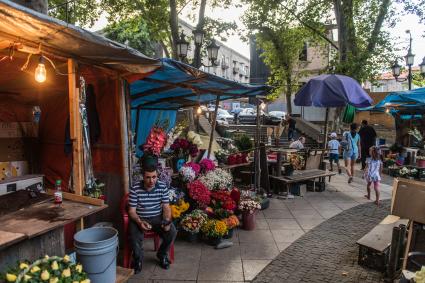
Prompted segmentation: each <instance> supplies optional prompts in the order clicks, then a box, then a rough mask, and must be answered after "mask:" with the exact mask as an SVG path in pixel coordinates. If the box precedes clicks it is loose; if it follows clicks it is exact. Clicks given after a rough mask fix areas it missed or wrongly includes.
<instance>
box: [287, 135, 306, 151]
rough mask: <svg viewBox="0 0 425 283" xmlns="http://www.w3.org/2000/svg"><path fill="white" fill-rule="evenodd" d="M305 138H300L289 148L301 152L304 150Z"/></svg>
mask: <svg viewBox="0 0 425 283" xmlns="http://www.w3.org/2000/svg"><path fill="white" fill-rule="evenodd" d="M304 143H305V137H300V138H299V139H298V140H296V141H294V142H292V143H291V144H290V145H289V148H293V149H297V150H301V149H304Z"/></svg>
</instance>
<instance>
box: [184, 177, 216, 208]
mask: <svg viewBox="0 0 425 283" xmlns="http://www.w3.org/2000/svg"><path fill="white" fill-rule="evenodd" d="M187 190H188V193H189V196H190V197H191V198H192V199H193V200H194V201H196V202H197V203H198V204H199V205H200V206H202V207H205V206H208V205H209V204H210V201H211V192H210V191H209V190H208V188H207V187H205V185H204V184H203V183H201V182H200V181H198V180H196V181H194V182H192V183H190V184H188V185H187Z"/></svg>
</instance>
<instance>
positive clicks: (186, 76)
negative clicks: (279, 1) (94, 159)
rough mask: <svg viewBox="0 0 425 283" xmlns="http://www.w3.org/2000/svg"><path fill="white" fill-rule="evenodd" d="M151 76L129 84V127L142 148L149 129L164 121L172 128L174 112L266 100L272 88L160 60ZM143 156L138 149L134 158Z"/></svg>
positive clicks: (168, 60)
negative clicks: (237, 100) (239, 100)
mask: <svg viewBox="0 0 425 283" xmlns="http://www.w3.org/2000/svg"><path fill="white" fill-rule="evenodd" d="M160 61H161V67H160V68H159V69H158V70H156V71H155V72H154V73H153V74H152V75H150V76H148V77H145V78H143V79H141V80H139V81H135V82H133V83H131V84H130V97H131V120H132V121H131V122H132V123H131V125H132V130H133V132H134V133H135V134H136V145H137V146H139V145H141V144H143V143H144V142H145V140H146V137H147V135H148V134H149V131H150V129H151V127H152V126H153V125H154V124H155V123H156V122H157V121H163V120H165V119H167V120H168V122H169V129H171V128H173V127H174V124H175V121H176V114H177V110H178V109H181V108H185V107H192V106H197V105H200V104H206V103H208V102H212V101H216V100H217V98H218V97H219V99H220V100H227V99H235V98H250V97H258V96H265V95H266V94H267V93H268V92H269V91H270V90H271V87H269V86H266V85H250V84H241V83H238V82H235V81H230V80H227V79H224V78H221V77H218V76H215V75H212V74H208V73H205V72H203V71H201V70H199V69H196V68H194V67H192V66H189V65H187V64H184V63H181V62H178V61H175V60H172V59H168V58H163V59H160ZM141 154H142V152H141V151H140V150H139V149H138V150H137V155H138V156H140V155H141Z"/></svg>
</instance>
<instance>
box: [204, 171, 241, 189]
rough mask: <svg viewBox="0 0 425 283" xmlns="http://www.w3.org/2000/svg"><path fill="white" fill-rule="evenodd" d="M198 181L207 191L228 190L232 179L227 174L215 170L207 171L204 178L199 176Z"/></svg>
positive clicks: (230, 187)
mask: <svg viewBox="0 0 425 283" xmlns="http://www.w3.org/2000/svg"><path fill="white" fill-rule="evenodd" d="M199 180H200V181H201V182H202V183H203V184H204V185H205V186H206V187H207V188H208V189H209V190H230V189H232V184H233V178H232V175H230V173H229V172H227V171H225V170H223V169H220V168H217V169H215V170H214V171H209V172H208V173H207V174H205V175H204V176H201V177H200V178H199Z"/></svg>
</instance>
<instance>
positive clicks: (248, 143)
mask: <svg viewBox="0 0 425 283" xmlns="http://www.w3.org/2000/svg"><path fill="white" fill-rule="evenodd" d="M235 145H236V147H237V148H238V150H239V151H249V150H251V149H253V148H254V143H253V142H252V140H251V138H250V137H249V136H247V135H240V136H239V137H238V138H237V139H235Z"/></svg>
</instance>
